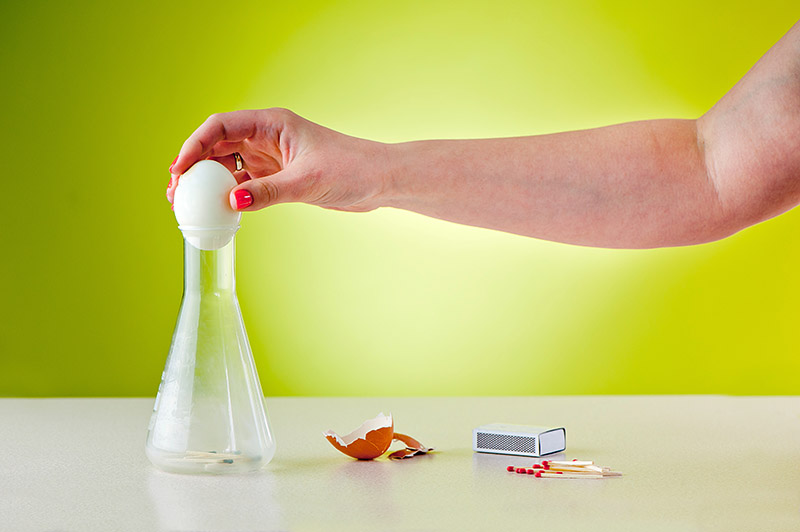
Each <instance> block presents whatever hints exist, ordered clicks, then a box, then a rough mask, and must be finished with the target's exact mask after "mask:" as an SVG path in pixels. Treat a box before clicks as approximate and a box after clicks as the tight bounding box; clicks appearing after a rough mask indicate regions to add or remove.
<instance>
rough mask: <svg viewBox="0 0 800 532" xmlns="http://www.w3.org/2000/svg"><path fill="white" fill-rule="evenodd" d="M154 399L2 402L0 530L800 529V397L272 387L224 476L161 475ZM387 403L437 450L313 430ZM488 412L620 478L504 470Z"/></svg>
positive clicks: (361, 416)
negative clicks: (263, 458) (240, 471)
mask: <svg viewBox="0 0 800 532" xmlns="http://www.w3.org/2000/svg"><path fill="white" fill-rule="evenodd" d="M152 403H153V401H152V399H3V400H0V449H2V453H0V493H1V494H2V497H0V530H3V531H6V530H7V531H14V532H24V531H29V530H30V531H82V532H91V531H95V530H97V531H100V530H102V531H104V532H105V531H127V530H130V531H137V532H142V531H149V530H180V531H201V530H202V531H245V530H258V531H267V530H293V531H294V530H297V531H303V530H325V531H338V530H342V531H359V530H503V529H509V530H520V529H523V528H524V529H528V530H532V529H535V528H544V529H546V530H548V531H553V530H556V531H557V530H564V531H567V530H568V531H578V530H592V531H605V530H614V531H617V532H619V531H628V530H630V531H636V532H641V531H647V532H658V531H669V532H675V531H694V530H703V531H717V530H719V531H725V532H736V531H760V532H761V531H795V530H800V397H719V396H659V397H649V396H648V397H615V396H612V397H592V396H583V397H511V398H433V399H426V398H390V399H381V398H353V399H351V398H335V399H325V398H274V399H268V402H267V405H268V408H269V411H270V421H271V425H272V428H273V431H274V433H275V436H276V439H277V442H278V451H277V454H276V456H275V458H274V459H273V461H272V462H271V463H270V464H269V465H267V466H266V467H265V468H264V469H263V470H262V471H260V472H258V473H253V474H249V475H242V476H231V477H214V476H184V475H176V474H169V473H162V472H160V471H157V470H155V469H154V468H153V467H152V466H151V465H150V463H149V462H148V461H147V458H146V457H145V455H144V438H145V433H146V429H147V423H148V420H149V416H150V411H151V408H152ZM380 411H383V412H386V413H388V412H391V413H392V414H394V419H395V429H396V430H397V431H398V432H403V433H406V434H410V435H412V436H414V437H416V438H418V439H419V440H421V441H422V442H423V443H424V444H426V445H430V446H433V447H436V449H437V452H436V453H435V454H433V455H429V456H422V457H417V458H413V459H411V460H404V461H399V462H392V461H389V460H387V459H385V458H382V459H380V460H377V461H374V462H358V461H354V460H352V459H350V458H347V457H346V456H344V455H342V454H340V453H339V452H338V451H336V450H335V449H334V448H333V447H332V446H331V445H330V444H329V443H328V442H327V441H326V440H325V439H324V438H323V436H322V432H323V431H325V430H327V429H333V430H335V431H337V432H339V433H340V434H344V433H347V432H349V431H350V430H352V429H354V428H355V427H356V426H357V425H359V424H360V423H361V422H362V421H364V420H365V419H367V418H371V417H373V416H375V415H376V414H377V413H378V412H380ZM492 422H505V423H519V424H535V425H552V426H564V427H566V429H567V452H566V453H565V454H566V458H568V459H572V458H581V459H590V460H594V461H595V462H597V463H598V464H601V465H605V466H610V467H612V468H614V469H615V470H618V471H622V472H623V473H624V476H623V477H621V478H607V479H598V480H595V479H592V480H588V479H581V480H555V479H535V478H533V477H531V476H528V475H518V474H515V473H508V472H506V471H505V467H506V466H507V465H511V464H514V465H522V466H524V465H528V464H532V463H533V461H534V460H533V459H531V458H520V457H509V456H498V455H486V454H475V453H473V452H472V450H471V434H472V429H473V428H474V427H476V426H478V425H481V424H485V423H492ZM396 445H397V444H396ZM393 448H394V447H393Z"/></svg>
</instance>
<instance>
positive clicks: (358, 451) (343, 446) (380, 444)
mask: <svg viewBox="0 0 800 532" xmlns="http://www.w3.org/2000/svg"><path fill="white" fill-rule="evenodd" d="M323 435H324V436H325V437H326V438H327V439H328V441H329V442H331V445H333V446H334V447H336V448H337V449H339V450H340V451H341V452H343V453H344V454H346V455H347V456H351V457H353V458H357V459H358V460H372V459H374V458H377V457H379V456H380V455H382V454H383V453H385V452H386V451H387V450H388V449H389V446H390V445H391V444H392V439H393V437H394V422H393V421H392V415H391V414H389V415H388V416H386V415H384V414H383V412H381V413H380V414H378V415H377V416H375V417H374V418H372V419H368V420H367V421H365V422H364V423H362V425H361V426H360V427H358V428H357V429H356V430H354V431H353V432H351V433H350V434H347V435H346V436H344V437H341V436H339V435H338V434H336V433H335V432H333V431H332V430H329V431H327V432H323Z"/></svg>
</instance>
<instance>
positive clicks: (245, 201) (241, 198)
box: [233, 188, 253, 211]
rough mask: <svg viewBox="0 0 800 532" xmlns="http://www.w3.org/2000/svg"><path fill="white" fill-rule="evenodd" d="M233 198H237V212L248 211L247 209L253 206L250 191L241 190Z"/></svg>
mask: <svg viewBox="0 0 800 532" xmlns="http://www.w3.org/2000/svg"><path fill="white" fill-rule="evenodd" d="M233 197H234V198H236V210H237V211H240V210H242V209H246V208H247V207H249V206H250V205H252V204H253V195H252V194H250V191H249V190H245V189H243V188H240V189H239V190H237V191H236V192H234V193H233Z"/></svg>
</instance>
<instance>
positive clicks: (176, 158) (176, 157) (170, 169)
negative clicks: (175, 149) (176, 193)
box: [169, 155, 178, 174]
mask: <svg viewBox="0 0 800 532" xmlns="http://www.w3.org/2000/svg"><path fill="white" fill-rule="evenodd" d="M177 160H178V156H177V155H176V156H175V158H174V159H172V164H171V165H169V173H170V174H171V173H172V167H173V166H175V161H177Z"/></svg>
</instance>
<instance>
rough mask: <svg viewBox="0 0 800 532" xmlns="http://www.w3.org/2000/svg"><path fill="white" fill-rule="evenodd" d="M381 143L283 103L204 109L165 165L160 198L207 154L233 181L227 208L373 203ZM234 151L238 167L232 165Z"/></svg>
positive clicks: (351, 207) (369, 206) (379, 184)
mask: <svg viewBox="0 0 800 532" xmlns="http://www.w3.org/2000/svg"><path fill="white" fill-rule="evenodd" d="M385 146H386V145H384V144H380V143H378V142H372V141H367V140H363V139H358V138H355V137H350V136H347V135H343V134H341V133H337V132H336V131H333V130H330V129H327V128H325V127H322V126H320V125H317V124H314V123H313V122H309V121H308V120H306V119H304V118H301V117H300V116H298V115H296V114H295V113H293V112H291V111H288V110H286V109H278V108H275V109H263V110H253V111H234V112H231V113H221V114H214V115H211V116H210V117H209V118H208V119H207V120H206V121H205V122H203V124H202V125H201V126H200V127H199V128H197V130H195V132H194V133H192V135H191V136H190V137H189V138H188V139H186V142H184V143H183V146H182V147H181V151H180V154H179V155H178V157H177V158H176V159H175V161H174V162H173V164H172V166H171V167H170V174H171V179H170V184H169V187H168V188H167V199H168V200H169V201H170V203H171V202H172V201H173V199H174V194H175V187H176V186H177V183H178V180H179V179H180V175H181V174H182V173H183V172H185V171H186V170H188V169H189V168H190V167H191V166H192V165H193V164H194V163H196V162H198V161H200V160H203V159H212V160H215V161H218V162H219V163H221V164H223V165H224V166H225V167H226V168H227V169H228V170H229V171H230V172H231V173H233V175H234V177H235V178H236V181H237V182H238V183H239V185H238V186H236V187H235V188H234V189H233V190H231V193H230V197H229V200H230V204H231V207H232V208H234V209H236V210H246V211H255V210H258V209H263V208H264V207H267V206H270V205H274V204H276V203H288V202H301V203H308V204H311V205H318V206H320V207H325V208H327V209H334V210H340V211H352V212H365V211H370V210H373V209H375V208H377V207H380V195H381V193H382V191H383V190H384V189H385V185H384V181H385V180H386V175H387V173H386V169H385V168H386V167H385V161H386V156H385ZM234 153H239V154H240V155H241V157H242V160H243V163H244V168H243V169H242V170H241V171H236V161H235V159H234V155H233V154H234Z"/></svg>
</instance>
